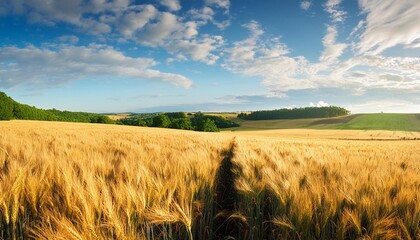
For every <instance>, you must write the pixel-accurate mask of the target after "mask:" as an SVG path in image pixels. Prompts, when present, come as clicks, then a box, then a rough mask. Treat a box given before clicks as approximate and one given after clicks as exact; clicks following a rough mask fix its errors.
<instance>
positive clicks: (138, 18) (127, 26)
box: [116, 5, 159, 38]
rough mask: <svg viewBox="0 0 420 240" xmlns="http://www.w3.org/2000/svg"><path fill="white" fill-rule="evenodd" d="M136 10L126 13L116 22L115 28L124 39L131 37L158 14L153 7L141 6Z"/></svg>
mask: <svg viewBox="0 0 420 240" xmlns="http://www.w3.org/2000/svg"><path fill="white" fill-rule="evenodd" d="M138 10H140V11H138ZM138 10H137V11H128V12H126V13H124V14H123V15H122V16H121V17H120V18H119V19H118V20H117V22H116V28H117V29H118V31H119V32H120V33H121V34H122V35H123V36H124V37H127V38H131V37H133V35H135V33H136V31H138V30H140V29H142V28H143V27H144V26H145V25H146V24H147V23H149V22H150V21H151V20H153V19H155V18H156V17H157V16H158V13H159V11H158V10H157V9H156V8H155V7H154V6H153V5H145V6H141V7H140V9H138Z"/></svg>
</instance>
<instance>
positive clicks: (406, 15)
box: [356, 0, 420, 54]
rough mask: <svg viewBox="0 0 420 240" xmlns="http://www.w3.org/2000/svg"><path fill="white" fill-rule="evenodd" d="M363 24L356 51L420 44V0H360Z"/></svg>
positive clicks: (418, 45) (375, 51)
mask: <svg viewBox="0 0 420 240" xmlns="http://www.w3.org/2000/svg"><path fill="white" fill-rule="evenodd" d="M359 5H360V7H361V9H362V13H364V14H366V27H365V31H364V32H363V33H362V35H361V39H360V41H359V42H358V43H357V44H356V50H357V52H358V53H359V54H380V53H382V52H383V51H385V50H386V49H389V48H391V47H395V46H398V45H401V46H404V47H412V48H419V47H420V44H419V43H420V31H419V29H420V14H419V12H420V1H417V0H398V1H393V0H359Z"/></svg>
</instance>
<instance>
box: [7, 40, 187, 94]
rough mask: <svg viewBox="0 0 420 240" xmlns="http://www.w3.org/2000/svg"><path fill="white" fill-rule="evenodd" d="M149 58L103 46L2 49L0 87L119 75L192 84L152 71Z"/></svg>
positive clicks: (154, 63)
mask: <svg viewBox="0 0 420 240" xmlns="http://www.w3.org/2000/svg"><path fill="white" fill-rule="evenodd" d="M156 65H157V63H156V62H155V61H154V60H153V59H150V58H133V57H128V56H125V55H124V54H123V53H122V52H119V51H117V50H115V49H114V48H112V47H109V46H105V45H95V44H92V45H89V46H87V47H75V46H69V45H62V46H60V47H59V48H58V49H56V48H37V47H34V46H28V47H26V48H17V47H3V48H1V51H0V66H1V69H2V70H1V71H0V86H2V87H13V86H17V85H32V86H44V87H45V86H50V85H58V84H62V83H65V82H71V81H75V80H81V79H83V78H86V77H95V76H99V77H100V76H106V77H109V76H121V77H127V78H132V79H138V80H152V81H160V82H166V83H170V84H172V85H175V86H178V87H184V88H189V87H190V86H191V85H192V81H191V80H190V79H188V78H187V77H184V76H182V75H178V74H173V73H164V72H160V71H157V70H154V69H152V67H153V66H156Z"/></svg>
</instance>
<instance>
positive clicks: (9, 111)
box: [0, 92, 114, 123]
mask: <svg viewBox="0 0 420 240" xmlns="http://www.w3.org/2000/svg"><path fill="white" fill-rule="evenodd" d="M12 119H20V120H41V121H62V122H86V123H114V121H113V120H111V119H110V118H109V117H107V116H105V115H102V114H96V113H86V112H70V111H60V110H56V109H48V110H44V109H39V108H36V107H33V106H29V105H26V104H21V103H18V102H16V101H15V100H13V99H12V98H10V97H9V96H7V95H6V94H5V93H4V92H0V120H12Z"/></svg>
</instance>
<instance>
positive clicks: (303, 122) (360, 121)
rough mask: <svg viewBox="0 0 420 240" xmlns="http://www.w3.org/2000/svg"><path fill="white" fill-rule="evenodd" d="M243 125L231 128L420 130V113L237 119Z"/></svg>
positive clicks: (243, 129)
mask: <svg viewBox="0 0 420 240" xmlns="http://www.w3.org/2000/svg"><path fill="white" fill-rule="evenodd" d="M237 121H238V122H239V123H240V124H241V126H240V127H239V128H232V129H230V130H239V131H247V130H264V129H297V128H308V129H355V130H390V131H417V132H420V114H392V113H381V114H354V115H349V116H344V117H335V118H322V119H293V120H259V121H245V120H237Z"/></svg>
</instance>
